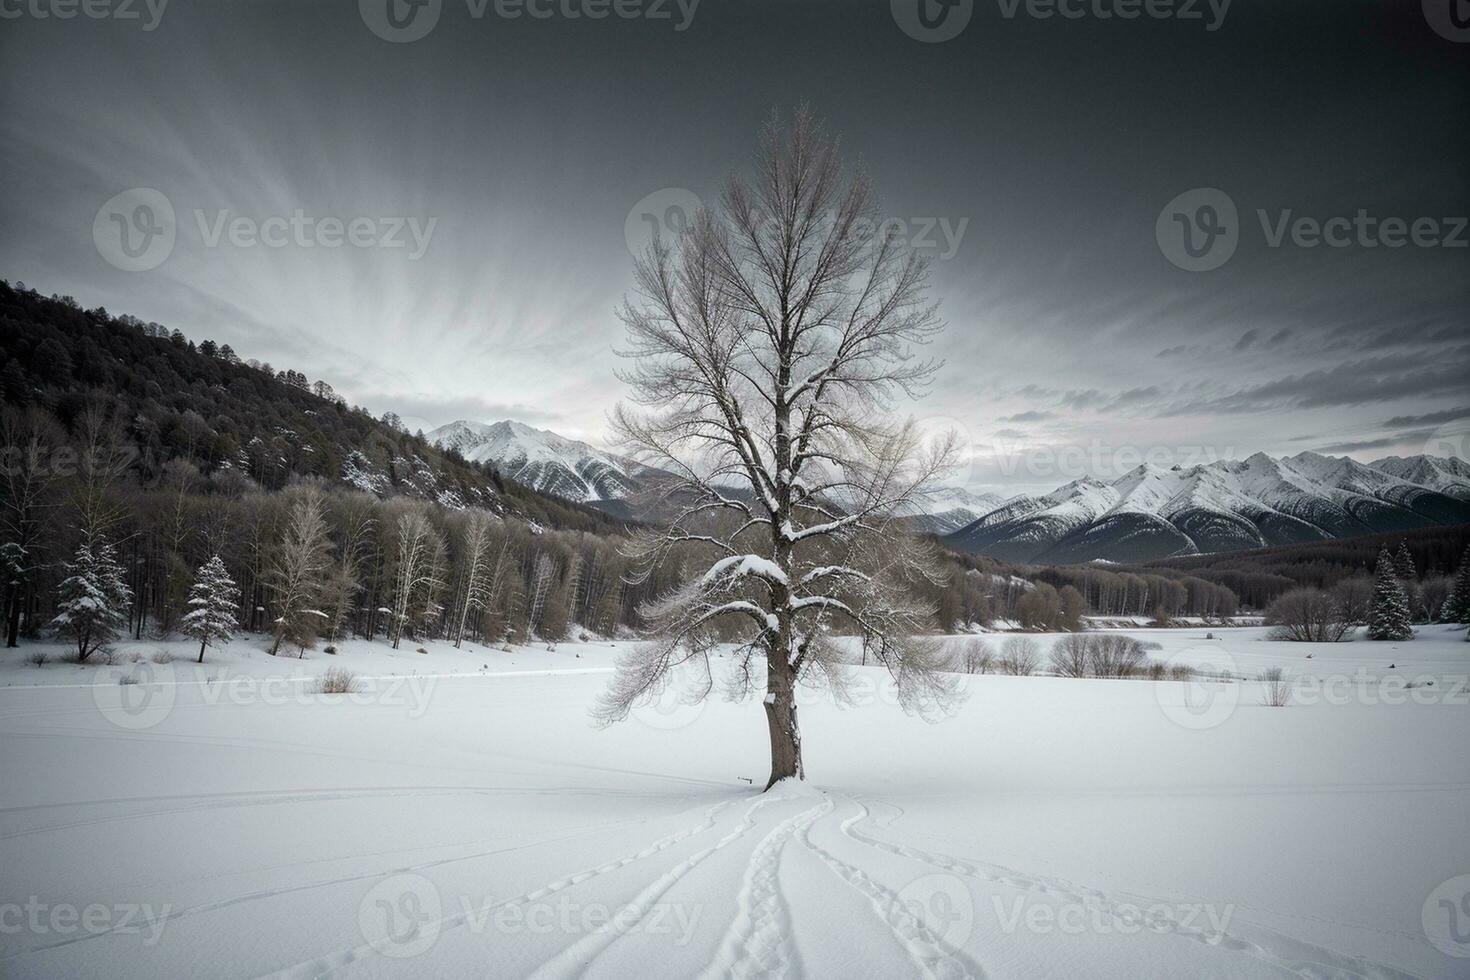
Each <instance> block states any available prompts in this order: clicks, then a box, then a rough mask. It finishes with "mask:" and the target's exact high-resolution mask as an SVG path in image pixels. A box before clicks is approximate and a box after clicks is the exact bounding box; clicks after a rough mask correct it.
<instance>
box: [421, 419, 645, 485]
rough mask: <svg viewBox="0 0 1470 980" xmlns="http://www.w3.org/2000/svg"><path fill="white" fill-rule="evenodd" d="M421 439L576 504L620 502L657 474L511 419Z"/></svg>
mask: <svg viewBox="0 0 1470 980" xmlns="http://www.w3.org/2000/svg"><path fill="white" fill-rule="evenodd" d="M425 438H426V439H428V441H429V442H431V443H433V444H435V445H438V446H442V447H443V448H445V449H454V450H456V451H457V452H458V453H459V454H460V455H461V456H463V457H464V458H465V459H467V460H469V461H471V462H477V463H480V462H483V463H491V464H493V465H494V466H495V467H496V469H498V470H499V471H500V472H501V474H502V475H504V476H507V477H509V478H510V479H512V480H515V481H516V482H517V483H519V484H521V485H522V486H527V487H530V488H531V489H533V490H537V491H539V492H541V493H549V494H552V495H554V496H557V497H561V498H562V499H564V500H571V501H575V502H576V503H585V504H593V505H600V504H606V503H608V502H611V501H618V500H622V499H624V498H626V497H629V496H632V495H633V494H635V493H637V492H638V491H639V490H641V489H643V487H644V486H645V485H646V483H647V482H648V481H649V480H650V479H652V478H654V477H656V476H658V475H659V471H658V470H656V469H654V468H652V467H649V466H644V465H643V464H642V463H639V462H637V461H636V460H633V459H629V458H628V457H626V456H619V455H617V454H616V453H610V452H607V451H605V450H601V449H597V448H594V447H593V446H590V445H588V444H587V443H585V442H579V441H578V440H576V439H568V438H567V437H565V436H561V435H557V434H556V433H555V432H550V431H547V430H546V429H537V428H534V427H532V426H529V425H526V424H525V423H524V422H516V421H513V420H510V419H506V420H504V421H501V422H490V423H486V422H469V421H465V420H460V421H456V422H450V423H449V424H448V425H441V426H439V427H438V428H437V429H434V430H433V431H431V432H428V433H426V434H425Z"/></svg>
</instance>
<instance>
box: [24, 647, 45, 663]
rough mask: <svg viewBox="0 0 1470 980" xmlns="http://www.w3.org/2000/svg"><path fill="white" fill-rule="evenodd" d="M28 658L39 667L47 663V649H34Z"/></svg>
mask: <svg viewBox="0 0 1470 980" xmlns="http://www.w3.org/2000/svg"><path fill="white" fill-rule="evenodd" d="M26 659H27V660H29V661H30V662H31V663H33V664H35V665H36V666H37V667H40V666H43V665H44V664H45V663H46V651H45V650H32V651H31V655H30V656H29V657H27V658H26Z"/></svg>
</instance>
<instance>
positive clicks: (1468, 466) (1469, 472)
mask: <svg viewBox="0 0 1470 980" xmlns="http://www.w3.org/2000/svg"><path fill="white" fill-rule="evenodd" d="M1373 468H1374V469H1375V470H1382V471H1383V472H1385V473H1392V474H1393V475H1394V476H1397V477H1400V478H1401V479H1404V480H1408V481H1409V482H1410V483H1417V484H1419V485H1420V486H1423V487H1429V488H1430V489H1431V490H1438V491H1439V492H1440V493H1443V494H1446V495H1448V496H1451V497H1454V498H1456V499H1458V500H1470V463H1467V462H1466V461H1465V460H1463V459H1446V458H1444V457H1442V456H1409V457H1407V458H1406V457H1403V456H1389V457H1388V458H1386V459H1376V460H1374V461H1373Z"/></svg>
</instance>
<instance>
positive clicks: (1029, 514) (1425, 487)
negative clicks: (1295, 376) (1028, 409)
mask: <svg viewBox="0 0 1470 980" xmlns="http://www.w3.org/2000/svg"><path fill="white" fill-rule="evenodd" d="M1465 521H1470V464H1467V463H1466V462H1465V461H1463V460H1458V459H1444V458H1440V457H1435V456H1411V457H1407V458H1402V457H1389V458H1387V459H1382V460H1377V461H1375V462H1373V463H1371V464H1364V463H1359V462H1357V461H1356V460H1352V459H1348V458H1346V457H1338V456H1323V455H1321V454H1318V453H1310V452H1306V453H1299V454H1298V455H1296V456H1290V457H1284V458H1280V459H1276V458H1273V457H1271V456H1267V455H1266V454H1265V453H1256V454H1255V455H1254V456H1251V457H1249V458H1248V459H1244V460H1220V461H1217V462H1212V463H1204V464H1201V465H1198V466H1190V467H1173V468H1170V469H1165V468H1161V467H1157V466H1152V465H1149V464H1144V465H1141V466H1139V467H1137V468H1135V469H1133V470H1131V471H1129V472H1128V473H1125V474H1124V475H1123V476H1121V477H1119V478H1118V479H1117V480H1114V481H1112V482H1110V483H1109V482H1104V481H1101V480H1097V479H1093V478H1091V477H1083V478H1081V479H1079V480H1074V481H1072V482H1071V483H1068V484H1066V485H1065V486H1063V487H1059V488H1058V489H1056V490H1054V491H1052V492H1051V493H1049V494H1043V495H1040V496H1031V495H1022V496H1019V497H1015V498H1013V499H1011V500H1009V501H1007V502H1006V503H1004V504H1002V505H1001V506H1000V507H997V508H996V509H995V510H993V511H991V512H990V513H988V514H985V515H983V516H981V517H980V518H979V519H977V520H975V521H974V522H972V523H970V524H968V525H966V526H965V527H963V528H960V529H958V530H956V531H954V532H953V533H951V534H949V535H947V536H946V537H945V539H944V540H945V543H946V544H948V545H949V546H951V547H953V548H955V549H956V550H960V551H967V552H973V553H979V554H986V555H990V556H992V557H995V558H1001V559H1005V560H1009V561H1022V562H1043V563H1057V564H1063V563H1070V562H1081V561H1091V560H1094V559H1099V558H1101V559H1106V560H1109V561H1120V562H1131V561H1147V560H1153V559H1158V558H1167V557H1171V556H1175V555H1187V554H1198V553H1212V552H1220V551H1235V550H1239V549H1244V548H1259V547H1267V546H1271V545H1282V544H1295V543H1299V542H1305V541H1317V540H1326V539H1331V538H1341V537H1352V536H1355V535H1359V534H1372V533H1381V532H1390V531H1396V530H1406V529H1408V528H1415V527H1425V526H1430V525H1436V524H1458V523H1462V522H1465Z"/></svg>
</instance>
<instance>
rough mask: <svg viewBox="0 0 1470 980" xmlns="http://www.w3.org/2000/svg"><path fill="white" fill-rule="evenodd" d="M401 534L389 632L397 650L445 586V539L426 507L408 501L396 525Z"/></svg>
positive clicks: (395, 566)
mask: <svg viewBox="0 0 1470 980" xmlns="http://www.w3.org/2000/svg"><path fill="white" fill-rule="evenodd" d="M395 531H396V534H397V538H398V543H397V548H396V549H395V551H394V576H393V619H392V622H391V623H389V635H390V638H391V639H392V641H393V649H395V650H397V649H398V645H399V643H400V642H402V640H403V634H404V632H405V631H412V630H413V629H414V628H415V624H416V623H417V622H419V620H420V619H421V618H422V617H423V616H424V615H425V614H426V613H428V612H429V611H431V610H432V609H434V608H437V607H436V600H437V597H438V593H439V590H440V589H441V588H443V586H444V567H443V559H444V540H443V538H441V537H440V535H439V531H438V530H437V529H436V528H435V527H434V525H433V523H432V522H430V520H429V515H428V511H427V508H425V507H424V506H423V505H421V504H418V503H408V504H406V509H405V510H403V512H402V513H401V514H399V516H398V522H397V524H396V526H395Z"/></svg>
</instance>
